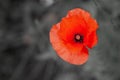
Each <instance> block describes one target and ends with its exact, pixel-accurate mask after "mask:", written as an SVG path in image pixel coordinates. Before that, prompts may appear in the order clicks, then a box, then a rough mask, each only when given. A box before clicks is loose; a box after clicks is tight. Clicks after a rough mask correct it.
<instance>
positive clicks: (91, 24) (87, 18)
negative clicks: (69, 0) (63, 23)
mask: <svg viewBox="0 0 120 80" xmlns="http://www.w3.org/2000/svg"><path fill="white" fill-rule="evenodd" d="M71 16H79V17H81V19H83V20H84V22H85V23H86V25H87V26H86V27H87V28H88V30H89V31H95V30H97V29H98V24H97V22H96V20H95V19H93V18H92V17H91V15H90V14H89V13H88V12H87V11H84V10H82V9H80V8H76V9H73V10H70V11H69V12H68V14H67V17H71Z"/></svg>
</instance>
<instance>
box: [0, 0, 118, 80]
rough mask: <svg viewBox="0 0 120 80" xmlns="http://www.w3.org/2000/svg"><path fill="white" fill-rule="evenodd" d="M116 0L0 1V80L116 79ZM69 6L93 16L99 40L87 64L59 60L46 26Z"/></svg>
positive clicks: (62, 14) (58, 18)
mask: <svg viewBox="0 0 120 80" xmlns="http://www.w3.org/2000/svg"><path fill="white" fill-rule="evenodd" d="M119 7H120V1H119V0H0V80H120V10H119ZM73 8H82V9H85V10H87V11H89V12H90V13H91V15H92V16H93V17H94V18H95V19H96V20H97V22H98V24H99V29H98V31H97V34H98V37H99V43H98V44H97V46H95V47H94V48H93V49H91V50H89V52H90V56H89V60H88V62H87V63H85V64H84V65H81V66H75V65H71V64H68V63H66V62H64V61H63V60H62V59H60V58H59V57H58V56H57V55H56V53H55V51H54V50H53V48H52V47H51V44H50V42H49V30H50V28H51V27H52V25H53V24H56V23H57V22H59V21H60V20H61V18H62V17H64V16H65V15H66V14H67V12H68V11H69V10H71V9H73Z"/></svg>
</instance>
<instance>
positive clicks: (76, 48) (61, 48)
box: [50, 24, 88, 65]
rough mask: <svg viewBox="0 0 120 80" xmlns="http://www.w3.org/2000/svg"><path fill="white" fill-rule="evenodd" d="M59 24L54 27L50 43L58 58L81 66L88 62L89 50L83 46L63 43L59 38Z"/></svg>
mask: <svg viewBox="0 0 120 80" xmlns="http://www.w3.org/2000/svg"><path fill="white" fill-rule="evenodd" d="M59 29H60V27H59V24H57V25H54V26H53V27H52V29H51V31H50V42H51V43H52V46H53V48H54V49H55V51H56V52H57V54H58V56H59V57H61V58H62V59H63V60H65V61H66V62H69V63H71V64H75V65H80V64H83V63H85V62H86V61H87V60H88V50H87V49H86V48H85V47H84V46H83V45H72V44H68V43H65V42H63V41H62V40H61V39H60V38H59V36H58V31H59Z"/></svg>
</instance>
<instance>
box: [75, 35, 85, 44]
mask: <svg viewBox="0 0 120 80" xmlns="http://www.w3.org/2000/svg"><path fill="white" fill-rule="evenodd" d="M74 40H75V42H80V43H83V36H82V35H80V34H75V36H74Z"/></svg>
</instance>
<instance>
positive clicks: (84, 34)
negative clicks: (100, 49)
mask: <svg viewBox="0 0 120 80" xmlns="http://www.w3.org/2000/svg"><path fill="white" fill-rule="evenodd" d="M97 29H98V24H97V22H96V20H94V19H93V18H92V17H91V15H90V14H89V13H88V12H86V11H84V10H82V9H79V8H76V9H73V10H70V11H69V12H68V14H67V16H66V17H64V18H63V19H62V20H61V21H60V22H59V23H58V24H56V25H54V26H53V27H52V29H51V31H50V42H51V44H52V46H53V48H54V49H55V51H56V52H57V54H58V56H59V57H61V58H62V59H63V60H65V61H66V62H69V63H71V64H75V65H80V64H83V63H85V62H86V61H87V60H88V49H87V47H88V48H93V47H94V46H95V45H96V44H97V41H98V39H97V35H96V30H97Z"/></svg>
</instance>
